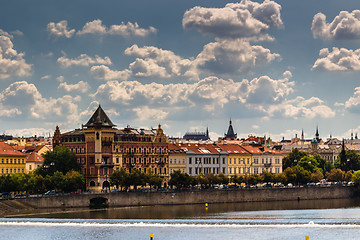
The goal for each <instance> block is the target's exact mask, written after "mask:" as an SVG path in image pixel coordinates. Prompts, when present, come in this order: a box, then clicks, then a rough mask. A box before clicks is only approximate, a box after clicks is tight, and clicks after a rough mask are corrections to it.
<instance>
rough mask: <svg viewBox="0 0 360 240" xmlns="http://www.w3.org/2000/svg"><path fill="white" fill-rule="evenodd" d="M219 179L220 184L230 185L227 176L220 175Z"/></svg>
mask: <svg viewBox="0 0 360 240" xmlns="http://www.w3.org/2000/svg"><path fill="white" fill-rule="evenodd" d="M218 177H219V178H220V183H222V184H229V178H228V177H227V176H226V175H225V174H223V173H220V174H219V175H218Z"/></svg>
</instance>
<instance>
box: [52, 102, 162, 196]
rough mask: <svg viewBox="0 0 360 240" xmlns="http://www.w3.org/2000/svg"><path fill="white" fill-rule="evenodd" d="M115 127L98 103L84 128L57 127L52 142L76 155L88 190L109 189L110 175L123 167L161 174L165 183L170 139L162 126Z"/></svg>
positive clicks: (129, 169) (128, 169) (129, 170)
mask: <svg viewBox="0 0 360 240" xmlns="http://www.w3.org/2000/svg"><path fill="white" fill-rule="evenodd" d="M115 126H116V125H115V124H113V123H112V122H111V120H110V119H109V117H108V116H107V115H106V113H105V112H104V110H103V109H102V108H101V106H100V105H99V107H98V108H97V110H96V111H95V112H94V114H93V115H92V116H91V117H90V119H89V121H88V122H87V123H86V124H85V125H83V126H82V128H81V129H75V130H73V131H70V132H66V133H63V134H61V133H60V129H59V128H58V127H56V130H55V133H54V137H53V145H54V147H56V146H57V145H60V146H65V147H66V148H68V149H69V150H70V151H72V152H74V153H75V154H76V156H77V160H78V162H79V163H80V164H81V173H82V174H83V176H84V178H85V181H86V188H88V189H94V190H96V189H99V188H102V189H109V188H110V175H111V174H112V173H113V171H114V170H119V169H120V168H121V167H124V168H125V169H126V170H127V171H128V172H131V171H132V170H133V169H137V170H139V171H141V172H145V173H147V172H149V173H150V172H152V173H155V174H159V175H160V176H161V177H162V178H163V181H164V183H165V184H166V183H167V181H168V178H169V177H168V176H169V165H168V148H167V147H168V142H167V139H166V136H165V134H164V132H163V130H162V129H161V126H160V125H159V127H158V129H156V131H153V130H145V129H140V131H139V130H136V129H133V128H130V127H126V128H124V129H117V128H115Z"/></svg>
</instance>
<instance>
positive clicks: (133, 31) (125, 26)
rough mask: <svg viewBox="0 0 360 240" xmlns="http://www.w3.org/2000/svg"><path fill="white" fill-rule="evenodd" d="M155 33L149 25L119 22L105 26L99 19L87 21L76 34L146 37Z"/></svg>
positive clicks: (154, 29) (155, 30)
mask: <svg viewBox="0 0 360 240" xmlns="http://www.w3.org/2000/svg"><path fill="white" fill-rule="evenodd" d="M153 33H157V29H156V28H154V27H152V26H150V27H149V28H148V29H145V28H140V26H139V24H138V23H137V22H135V23H131V22H127V23H124V22H121V24H120V25H111V26H110V27H109V28H108V27H106V26H105V25H104V24H103V23H102V21H101V20H100V19H96V20H93V21H91V22H87V23H86V24H85V25H84V27H83V28H82V30H80V31H78V32H77V34H78V35H85V34H96V35H120V36H124V37H129V36H137V37H146V36H148V35H150V34H153Z"/></svg>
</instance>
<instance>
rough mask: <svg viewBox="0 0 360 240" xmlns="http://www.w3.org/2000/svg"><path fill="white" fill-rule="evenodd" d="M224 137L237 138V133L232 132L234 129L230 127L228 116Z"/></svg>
mask: <svg viewBox="0 0 360 240" xmlns="http://www.w3.org/2000/svg"><path fill="white" fill-rule="evenodd" d="M225 138H237V134H236V133H234V129H233V127H232V121H231V118H230V122H229V128H228V131H227V133H226V134H225Z"/></svg>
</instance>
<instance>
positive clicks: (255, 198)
mask: <svg viewBox="0 0 360 240" xmlns="http://www.w3.org/2000/svg"><path fill="white" fill-rule="evenodd" d="M352 196H353V190H352V188H351V187H301V188H278V189H239V190H211V191H210V190H209V191H184V192H119V193H107V194H76V195H63V196H46V197H35V198H25V199H18V200H17V201H20V202H22V203H23V204H26V205H29V206H32V207H34V208H69V207H88V206H89V204H90V200H91V199H93V198H98V197H101V198H105V199H107V201H108V204H109V206H110V207H119V206H149V205H178V204H201V203H233V202H264V201H288V200H311V199H337V198H350V197H352Z"/></svg>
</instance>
